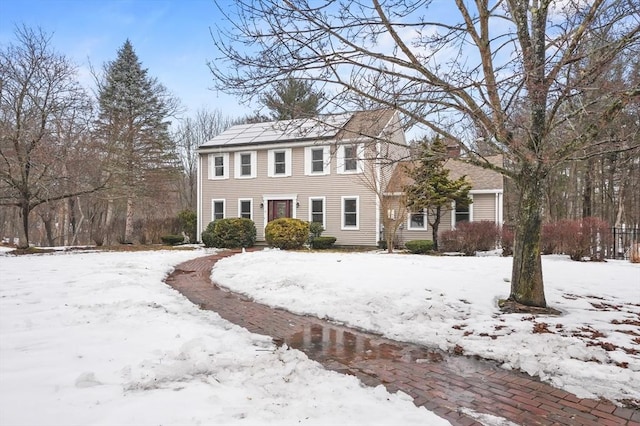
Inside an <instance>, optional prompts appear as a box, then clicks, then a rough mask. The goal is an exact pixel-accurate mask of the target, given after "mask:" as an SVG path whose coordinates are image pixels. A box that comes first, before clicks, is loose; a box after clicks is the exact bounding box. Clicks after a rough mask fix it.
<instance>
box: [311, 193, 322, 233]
mask: <svg viewBox="0 0 640 426" xmlns="http://www.w3.org/2000/svg"><path fill="white" fill-rule="evenodd" d="M309 205H310V212H309V219H310V222H317V223H319V224H321V225H322V227H323V228H324V227H325V223H324V198H311V199H309Z"/></svg>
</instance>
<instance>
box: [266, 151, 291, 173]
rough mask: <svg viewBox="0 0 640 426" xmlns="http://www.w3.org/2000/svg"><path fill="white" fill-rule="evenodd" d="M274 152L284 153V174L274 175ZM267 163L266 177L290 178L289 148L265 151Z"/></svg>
mask: <svg viewBox="0 0 640 426" xmlns="http://www.w3.org/2000/svg"><path fill="white" fill-rule="evenodd" d="M276 152H284V174H276V165H275V154H276ZM267 162H268V163H267V176H269V177H276V178H279V177H289V176H291V148H282V149H270V150H269V151H267Z"/></svg>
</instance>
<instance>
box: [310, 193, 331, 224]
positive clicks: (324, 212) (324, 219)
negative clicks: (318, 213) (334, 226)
mask: <svg viewBox="0 0 640 426" xmlns="http://www.w3.org/2000/svg"><path fill="white" fill-rule="evenodd" d="M313 201H322V227H323V228H324V229H327V197H309V222H312V221H313V203H312V202H313Z"/></svg>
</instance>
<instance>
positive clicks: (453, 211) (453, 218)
mask: <svg viewBox="0 0 640 426" xmlns="http://www.w3.org/2000/svg"><path fill="white" fill-rule="evenodd" d="M469 198H471V201H472V202H471V203H469V222H473V194H469ZM451 229H456V202H455V201H452V202H451Z"/></svg>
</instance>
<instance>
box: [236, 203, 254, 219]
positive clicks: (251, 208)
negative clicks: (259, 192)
mask: <svg viewBox="0 0 640 426" xmlns="http://www.w3.org/2000/svg"><path fill="white" fill-rule="evenodd" d="M243 201H248V202H249V219H251V220H253V198H238V217H242V202H243Z"/></svg>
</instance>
